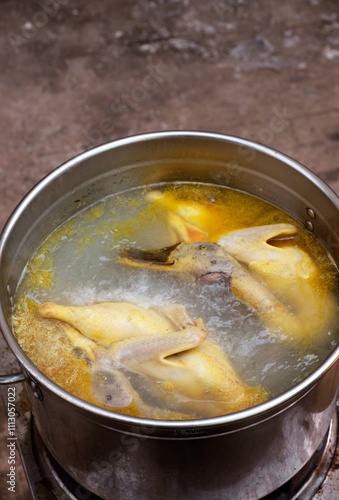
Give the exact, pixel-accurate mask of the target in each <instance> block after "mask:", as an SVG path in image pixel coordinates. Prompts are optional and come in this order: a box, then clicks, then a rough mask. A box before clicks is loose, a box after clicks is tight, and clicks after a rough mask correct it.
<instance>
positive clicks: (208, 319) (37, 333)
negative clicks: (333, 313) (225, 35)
mask: <svg viewBox="0 0 339 500" xmlns="http://www.w3.org/2000/svg"><path fill="white" fill-rule="evenodd" d="M153 189H158V190H161V191H163V192H165V193H169V194H170V195H171V196H174V197H175V198H176V199H178V200H184V201H185V202H186V201H192V202H194V203H198V204H200V205H201V206H203V207H206V209H207V210H208V213H209V218H208V221H207V225H208V233H209V241H216V240H217V239H218V238H219V237H220V236H222V235H223V234H224V233H227V232H229V231H234V230H237V229H242V228H247V227H254V226H261V225H268V224H277V223H288V224H293V225H294V226H295V227H296V228H297V230H298V231H297V235H296V236H295V237H294V238H293V245H294V246H296V247H297V248H301V249H303V250H305V251H306V252H307V253H308V254H309V255H310V256H311V257H312V259H313V261H314V263H315V265H316V266H317V268H318V270H319V273H317V276H316V278H315V279H314V282H313V283H312V286H313V289H314V294H315V296H317V294H323V293H325V292H326V291H328V293H332V290H333V293H334V290H335V287H336V280H337V269H336V267H335V265H334V264H333V262H332V260H331V258H330V257H329V255H328V253H327V251H326V250H325V248H324V247H323V246H322V245H321V243H320V242H319V241H318V239H317V238H316V237H315V236H314V235H313V234H312V233H310V232H309V231H307V230H306V229H305V228H304V227H303V226H301V225H300V224H299V223H298V222H297V221H295V220H294V219H293V218H292V217H291V216H289V215H288V214H286V213H285V212H283V211H281V210H280V209H278V208H276V207H275V206H273V205H271V204H269V203H267V202H265V201H263V200H260V199H258V198H256V197H254V196H250V195H248V194H245V193H242V192H239V191H235V190H231V189H228V188H223V187H216V186H212V185H204V184H196V183H173V184H167V185H166V186H165V185H158V186H152V187H151V188H150V187H147V188H145V187H142V188H137V189H133V190H129V191H126V192H123V193H119V194H115V195H113V196H110V197H108V198H105V199H103V200H100V201H99V202H97V203H95V204H94V205H92V206H90V207H88V208H86V209H84V210H82V211H81V212H80V213H78V214H77V215H76V216H75V217H73V218H72V219H70V220H68V221H67V222H66V223H64V224H63V225H61V226H60V227H59V228H57V230H55V231H54V232H53V233H52V234H51V235H50V236H49V237H48V238H47V239H46V240H45V241H44V242H43V243H42V245H41V246H40V247H39V248H38V249H37V251H36V252H35V254H34V255H33V256H32V258H31V259H30V261H29V262H28V264H27V266H26V269H25V271H24V273H23V276H22V279H21V281H20V285H19V287H18V290H17V294H16V300H15V302H16V308H15V311H14V315H13V331H14V333H15V336H16V338H17V340H18V342H19V344H20V345H21V347H22V348H23V350H24V351H25V352H26V354H27V355H28V356H29V357H30V359H31V360H32V361H33V363H35V365H36V366H37V367H38V368H40V369H41V370H42V371H43V372H44V373H45V374H46V375H47V376H49V377H50V378H51V379H53V380H54V381H55V382H56V383H58V384H59V385H60V386H62V387H63V388H64V389H66V390H68V391H69V392H71V393H73V394H75V395H76V396H79V397H81V398H83V399H85V400H87V401H89V402H91V403H94V404H97V405H98V404H99V405H100V406H103V407H107V408H111V407H110V406H109V405H105V404H102V403H100V402H98V400H97V399H96V398H95V394H93V393H92V381H91V371H90V363H89V362H88V359H86V356H85V355H84V353H83V352H82V351H81V350H80V349H77V348H74V345H73V343H72V342H71V340H70V338H69V337H68V336H67V334H66V333H65V331H64V330H63V329H62V328H61V327H60V322H58V321H50V320H46V319H42V318H40V317H39V316H38V314H37V312H36V310H37V306H38V305H39V304H41V303H44V302H55V303H58V304H62V305H72V306H75V305H85V304H93V303H98V302H123V301H124V302H129V303H132V304H137V305H139V306H142V307H146V308H148V307H150V306H154V305H159V306H162V305H163V304H173V303H177V304H182V305H183V306H185V307H186V309H187V311H188V312H189V314H190V315H191V316H192V317H193V318H194V319H197V318H203V321H204V324H205V325H206V327H207V329H208V332H209V337H210V338H211V339H213V340H214V341H216V342H217V343H218V344H219V345H220V346H221V347H222V349H223V350H224V352H225V353H226V355H227V358H228V359H229V360H230V362H231V364H232V366H233V368H234V369H235V371H236V372H237V373H238V374H239V375H240V377H241V380H243V381H244V382H246V383H247V384H249V385H251V386H254V385H257V384H260V385H262V386H263V387H264V388H265V389H266V390H267V391H269V393H270V397H274V396H276V395H278V394H280V393H282V392H283V391H285V390H287V389H289V388H290V387H292V386H293V385H295V384H296V383H297V382H299V381H300V380H302V379H303V378H304V377H306V376H307V375H308V374H309V373H311V372H312V371H313V370H314V369H315V368H316V367H317V366H319V365H320V364H321V363H322V362H323V361H324V359H325V358H326V357H327V356H328V354H329V353H330V352H331V351H332V350H333V348H334V347H335V346H336V345H337V342H338V331H337V329H336V328H335V327H334V325H335V324H336V321H335V318H333V322H332V324H331V327H330V328H329V327H326V328H325V329H324V330H323V331H318V332H317V333H316V335H313V336H312V335H308V336H306V337H303V338H302V339H295V340H293V339H292V340H291V339H288V338H286V337H284V335H281V333H279V332H277V331H275V330H272V329H270V328H269V327H268V326H267V325H266V324H265V323H264V322H263V321H261V320H260V319H259V318H258V316H257V315H256V314H255V312H254V311H253V310H252V309H251V308H250V307H249V306H247V305H246V304H244V303H242V302H241V301H240V300H239V299H237V297H235V296H234V295H232V293H230V292H229V290H228V289H227V287H225V284H224V283H223V282H218V281H211V282H202V281H199V280H197V281H195V280H193V279H183V277H182V276H180V275H175V274H171V273H169V272H152V271H150V270H149V269H142V268H131V267H128V266H122V265H120V264H119V263H118V260H119V259H118V257H119V252H120V251H121V250H122V249H124V248H127V247H128V248H144V249H151V248H154V249H155V248H163V247H166V246H169V245H172V244H173V239H172V237H171V235H170V232H169V227H168V218H167V216H168V212H167V211H166V209H165V208H164V207H162V206H159V205H158V204H155V203H149V202H148V201H147V199H146V194H147V193H148V192H149V191H150V190H153ZM278 244H280V245H281V246H283V245H284V242H281V243H278ZM326 293H327V292H326ZM100 356H101V359H105V351H104V350H102V352H101V355H100ZM104 363H105V361H104V362H103V364H104ZM130 379H131V381H132V382H133V383H134V380H133V377H130ZM139 382H140V381H139ZM141 386H142V383H141V384H140V383H139V386H138V387H141ZM141 392H142V390H141ZM141 397H142V398H144V399H146V400H147V399H148V400H149V402H150V403H152V404H153V401H152V398H151V397H150V396H149V395H147V391H146V392H145V393H141ZM113 409H115V410H117V411H122V412H124V413H129V414H133V415H141V416H142V414H141V413H140V409H138V408H137V407H135V406H133V405H130V406H129V407H128V408H123V409H119V408H113ZM170 411H171V412H172V416H170V417H169V416H168V415H169V414H168V413H166V412H164V411H163V409H161V408H159V409H157V410H155V413H154V416H155V417H156V418H191V416H192V415H189V414H188V415H185V414H183V413H182V412H180V409H179V408H178V411H176V410H175V408H170ZM146 416H147V415H146ZM193 416H197V415H196V414H195V415H193ZM198 416H200V417H204V416H206V415H204V410H203V408H202V409H201V413H200V414H199V415H198Z"/></svg>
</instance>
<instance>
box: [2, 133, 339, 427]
mask: <svg viewBox="0 0 339 500" xmlns="http://www.w3.org/2000/svg"><path fill="white" fill-rule="evenodd" d="M163 138H164V139H166V138H167V139H168V138H172V139H175V138H198V139H199V138H201V139H211V140H216V141H226V142H231V143H233V144H237V145H238V146H241V147H248V148H250V149H254V150H256V151H259V152H261V153H264V154H265V155H267V156H271V157H274V158H276V159H278V160H280V161H282V162H284V163H286V164H288V165H289V166H291V167H292V168H294V169H295V170H297V171H299V172H300V173H302V174H303V175H304V176H306V177H307V178H308V179H309V180H310V181H311V182H313V183H315V184H316V185H317V187H318V188H319V189H321V190H322V191H323V192H324V193H325V194H326V196H327V197H328V198H329V199H330V200H331V201H332V203H333V204H334V205H336V206H337V208H338V210H339V197H338V196H337V195H336V193H335V192H334V191H333V190H332V189H331V188H330V187H329V186H328V185H327V184H326V183H325V182H324V181H322V180H321V179H320V178H319V177H318V176H317V175H316V174H315V173H314V172H312V171H311V170H309V169H308V168H307V167H305V166H304V165H302V164H301V163H299V162H298V161H296V160H294V159H292V158H291V157H289V156H287V155H285V154H284V153H281V152H279V151H276V150H274V149H273V148H270V147H268V146H265V145H263V144H260V143H257V142H254V141H251V140H248V139H243V138H241V137H237V136H233V135H227V134H219V133H214V132H203V131H192V130H181V131H176V130H175V131H159V132H149V133H143V134H137V135H133V136H129V137H124V138H121V139H117V140H113V141H110V142H107V143H105V144H101V145H99V146H96V147H93V148H91V149H89V150H87V151H85V152H83V153H80V154H78V155H76V156H75V157H73V158H71V159H69V160H67V161H66V162H64V163H63V164H61V165H60V166H58V167H56V168H55V169H54V170H52V171H51V172H50V173H48V174H47V175H46V176H45V177H43V178H42V179H41V180H40V181H39V182H38V183H37V184H36V185H35V186H34V187H33V188H32V189H31V190H30V191H29V192H28V193H27V194H26V195H25V197H24V198H23V199H22V200H21V202H20V203H19V204H18V205H17V207H16V208H15V209H14V211H13V213H12V214H11V215H10V217H9V218H8V220H7V223H6V224H5V226H4V228H3V230H2V233H1V235H0V269H1V266H2V260H3V254H4V249H5V245H6V240H7V238H8V237H9V235H10V233H11V231H12V230H13V228H14V227H15V224H16V221H17V219H19V217H20V216H21V214H22V213H23V212H24V211H25V209H26V207H27V206H28V205H29V203H30V202H31V201H32V199H34V197H35V196H36V194H37V193H38V192H39V191H41V190H42V189H44V188H45V187H46V186H47V185H48V184H49V183H50V182H52V181H53V180H54V179H56V178H57V177H58V176H59V175H61V174H62V173H63V172H64V171H66V170H68V169H70V168H72V167H73V166H75V165H77V164H78V163H80V162H82V161H83V160H86V159H87V158H90V157H92V156H96V155H98V154H101V153H103V152H105V151H108V150H110V149H115V148H118V147H121V146H125V145H128V144H132V143H135V142H143V141H152V140H155V139H163ZM0 329H1V331H2V333H3V336H4V338H5V340H6V342H7V344H8V345H9V347H10V349H11V350H12V352H13V353H14V355H15V356H16V358H17V359H18V361H19V363H20V364H21V365H22V366H23V367H24V368H25V369H26V370H27V371H28V373H29V374H30V375H32V376H33V377H34V379H36V381H37V382H40V383H41V384H42V385H43V386H45V387H46V388H47V389H48V390H50V391H51V392H52V393H54V394H55V395H57V396H59V397H60V398H62V399H64V400H66V401H67V402H69V403H71V404H73V405H75V406H76V407H78V408H79V409H82V410H84V411H87V412H89V413H91V414H95V415H96V416H100V417H102V418H105V419H109V420H112V421H113V420H114V421H118V422H121V423H124V424H131V425H137V426H143V427H144V426H151V427H154V426H156V427H157V428H159V429H164V430H165V429H172V430H173V428H175V429H178V430H180V429H183V430H184V429H187V428H192V427H194V428H197V427H204V428H210V427H215V426H220V425H224V424H232V423H233V424H234V423H237V422H240V421H246V420H247V421H249V420H252V419H253V418H255V417H260V415H265V414H267V413H268V412H270V411H272V410H274V409H275V408H278V407H281V406H282V405H285V406H286V405H288V403H289V402H290V401H291V400H293V399H295V398H297V397H298V396H301V395H302V394H303V393H304V392H306V391H308V390H310V389H311V388H312V386H313V385H315V384H316V382H317V380H318V379H319V378H320V377H321V376H322V374H323V373H325V372H326V371H327V370H329V369H330V367H331V366H332V365H333V364H334V363H335V362H336V361H337V360H338V358H339V345H338V346H337V347H336V348H335V349H334V351H333V352H332V353H331V354H330V355H329V356H328V357H327V359H326V360H325V361H324V362H323V363H322V364H321V365H320V366H319V367H318V368H316V369H315V370H314V371H313V372H312V373H311V374H310V375H308V376H307V377H306V378H305V379H303V380H302V381H301V382H299V383H298V384H296V385H294V386H293V387H292V388H290V389H288V390H287V391H285V392H283V393H282V394H279V395H278V396H275V397H274V398H271V399H269V400H268V401H266V402H264V403H261V404H259V405H256V406H253V407H251V408H247V409H245V410H241V411H239V412H235V413H230V414H228V415H221V416H217V417H210V418H203V419H193V420H157V419H151V418H144V417H133V416H130V415H125V414H122V413H117V412H114V411H112V410H106V409H105V408H101V407H99V406H96V405H94V404H92V403H89V402H87V401H85V400H83V399H81V398H79V397H77V396H74V395H73V394H71V393H70V392H68V391H67V390H65V389H63V388H62V387H60V386H59V385H58V384H56V383H55V382H53V381H52V380H51V379H50V378H48V377H47V376H46V375H45V374H44V373H43V372H41V371H40V370H39V368H38V367H37V366H36V365H35V364H34V363H33V362H32V361H31V360H30V359H29V357H28V356H27V355H26V354H25V353H24V351H23V350H22V348H21V347H20V345H19V343H18V342H17V341H16V339H15V337H14V335H13V332H12V330H11V327H10V325H9V323H8V322H7V319H6V314H5V311H4V305H3V300H2V298H1V297H0Z"/></svg>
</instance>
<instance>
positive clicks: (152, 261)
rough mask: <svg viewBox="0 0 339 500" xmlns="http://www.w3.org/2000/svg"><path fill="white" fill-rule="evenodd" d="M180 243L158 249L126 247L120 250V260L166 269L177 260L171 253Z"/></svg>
mask: <svg viewBox="0 0 339 500" xmlns="http://www.w3.org/2000/svg"><path fill="white" fill-rule="evenodd" d="M179 245H181V243H176V244H175V245H172V246H170V247H165V248H160V249H158V250H139V249H134V248H130V249H124V250H122V251H121V252H120V257H119V260H118V262H119V264H123V265H125V266H132V267H147V268H152V269H159V270H166V268H168V267H170V266H172V265H173V264H174V262H175V260H174V259H172V258H171V255H172V253H173V252H174V250H176V249H177V248H178V246H179Z"/></svg>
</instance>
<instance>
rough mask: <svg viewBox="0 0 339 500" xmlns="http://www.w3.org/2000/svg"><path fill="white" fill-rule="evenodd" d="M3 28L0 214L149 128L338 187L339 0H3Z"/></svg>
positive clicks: (6, 357) (2, 468) (0, 475)
mask: <svg viewBox="0 0 339 500" xmlns="http://www.w3.org/2000/svg"><path fill="white" fill-rule="evenodd" d="M0 28H1V29H0V37H1V38H0V67H1V72H0V104H1V124H2V126H1V134H0V148H1V159H0V227H2V226H3V224H4V223H5V221H6V219H7V218H8V216H9V215H10V213H11V211H12V210H13V209H14V207H15V205H16V204H17V203H18V202H19V201H20V199H21V198H22V197H23V195H24V194H25V193H26V192H27V191H28V190H29V189H30V188H31V187H32V186H33V185H34V184H35V183H36V182H37V181H38V180H39V179H41V177H43V176H44V175H45V174H47V173H48V172H50V171H51V170H52V169H53V168H55V167H57V166H58V165H59V164H60V163H62V162H63V161H65V160H67V159H68V158H70V157H71V156H74V155H75V154H76V153H79V152H81V151H83V150H85V149H88V148H90V147H92V146H95V145H97V144H100V143H102V142H106V141H109V140H112V139H115V138H118V137H122V136H126V135H131V134H135V133H141V132H147V131H154V130H168V129H193V130H209V131H215V132H222V133H227V134H232V135H239V136H242V137H246V138H249V139H254V140H257V141H259V142H262V143H265V144H267V145H269V146H272V147H275V148H276V149H278V150H280V151H282V152H284V153H286V154H288V155H290V156H292V157H294V158H295V159H297V160H299V161H300V162H301V163H304V164H305V165H307V166H308V167H309V168H311V169H312V170H313V171H314V172H316V173H318V174H319V175H320V177H322V178H323V180H325V181H326V182H328V183H329V184H330V185H331V186H332V188H333V189H334V190H335V191H336V192H337V193H339V159H338V158H339V93H338V90H339V2H338V1H337V0H286V1H285V2H277V1H273V0H268V1H264V0H251V1H250V0H229V1H224V0H212V1H210V2H206V1H203V0H196V1H193V0H181V1H180V0H154V1H146V0H135V1H132V0H124V1H123V0H113V1H108V0H100V1H97V2H88V3H85V2H81V1H80V0H27V1H26V2H20V1H19V0H2V1H1V3H0ZM277 116H278V117H279V116H280V117H282V118H283V120H282V121H281V124H282V126H280V127H279V131H277V127H274V126H273V124H274V120H275V119H276V117H277ZM0 346H1V358H0V359H1V372H7V371H8V370H9V369H11V370H14V369H15V367H14V366H13V363H14V362H13V360H12V358H11V355H10V354H9V353H8V351H7V349H6V347H5V344H4V341H3V340H2V341H1V344H0ZM9 365H10V368H8V366H9ZM0 414H1V419H2V420H1V419H0V422H1V423H0V425H2V423H3V420H4V419H5V414H4V411H3V410H1V408H0ZM4 425H5V423H4V424H3V427H4ZM0 439H1V442H0V481H2V483H0V487H1V493H0V496H1V498H4V499H6V498H7V496H4V495H5V494H6V485H5V484H4V481H3V480H4V476H5V474H6V473H7V472H6V471H7V464H6V455H5V453H4V451H3V450H4V442H5V441H4V438H2V437H1V436H0ZM1 451H2V452H3V453H2V455H1ZM1 460H2V462H1ZM8 498H13V495H12V496H11V494H10V493H9V495H8ZM16 498H17V499H18V500H24V499H26V498H27V496H26V493H25V487H24V486H22V488H21V492H19V489H18V493H17V495H16Z"/></svg>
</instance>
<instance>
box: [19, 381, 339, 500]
mask: <svg viewBox="0 0 339 500" xmlns="http://www.w3.org/2000/svg"><path fill="white" fill-rule="evenodd" d="M19 385H20V386H21V387H20V388H19ZM16 387H17V389H18V390H17V403H16V415H17V420H16V433H17V447H18V450H19V452H20V455H21V459H22V464H23V467H24V470H25V473H26V477H27V481H28V484H29V487H30V490H31V494H32V497H33V500H102V499H100V498H99V497H98V496H96V495H94V494H93V493H90V492H89V491H88V490H86V489H85V488H83V487H82V486H81V485H79V484H78V483H77V482H76V481H74V479H72V478H71V477H70V476H69V475H68V474H67V473H66V472H65V471H64V470H63V469H62V468H61V467H60V465H59V464H58V463H57V462H56V461H55V459H54V458H53V457H52V456H51V455H50V453H49V452H48V450H47V449H46V447H45V445H44V443H43V442H42V440H41V438H40V436H39V433H38V431H37V429H36V426H35V424H34V419H33V417H32V413H31V411H30V406H29V401H28V398H27V395H26V390H25V388H24V386H23V384H18V385H17V386H16ZM338 413H339V405H337V412H336V414H335V415H333V418H332V421H331V424H330V427H329V430H328V432H327V434H326V436H325V437H324V439H323V441H322V443H321V444H320V446H319V448H318V449H317V450H316V452H315V454H314V455H313V457H312V458H311V460H310V461H309V462H308V463H307V464H306V465H305V466H304V467H303V469H302V470H301V471H299V473H298V474H297V475H296V476H294V477H293V478H292V479H291V480H290V481H288V482H287V483H285V484H284V485H283V486H282V487H281V488H279V490H276V491H275V492H273V493H271V494H270V495H268V496H265V497H263V498H262V500H311V499H312V500H336V499H337V498H339V442H338V435H339V432H338V420H339V419H338ZM112 500H114V498H113V499H112ZM124 500H125V499H124ZM126 500H128V499H126ZM133 500H134V499H133ZM207 500H208V499H207ZM253 500H254V499H253Z"/></svg>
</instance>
